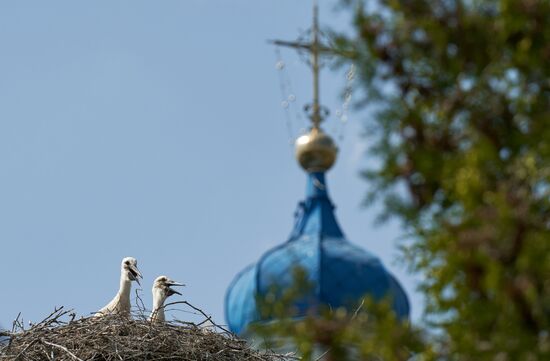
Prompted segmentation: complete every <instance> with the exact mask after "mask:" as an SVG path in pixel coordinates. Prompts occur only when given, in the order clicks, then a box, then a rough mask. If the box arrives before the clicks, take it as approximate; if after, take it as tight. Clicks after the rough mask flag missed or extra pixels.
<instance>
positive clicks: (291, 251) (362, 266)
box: [225, 128, 410, 335]
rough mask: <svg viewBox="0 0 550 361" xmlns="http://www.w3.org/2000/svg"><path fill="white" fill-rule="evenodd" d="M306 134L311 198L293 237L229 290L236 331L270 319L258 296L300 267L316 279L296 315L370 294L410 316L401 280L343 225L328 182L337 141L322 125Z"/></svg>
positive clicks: (301, 158)
mask: <svg viewBox="0 0 550 361" xmlns="http://www.w3.org/2000/svg"><path fill="white" fill-rule="evenodd" d="M306 136H307V138H302V139H300V138H299V139H298V141H297V150H296V157H297V159H298V162H299V163H300V164H301V166H302V167H303V168H304V169H305V170H306V171H307V172H308V179H307V188H306V199H305V201H303V202H300V203H299V204H298V210H297V212H296V215H295V224H294V228H293V229H292V232H291V234H290V237H289V239H288V241H287V242H285V243H283V244H282V245H279V246H277V247H275V248H273V249H271V250H269V251H267V252H266V253H264V255H263V256H262V257H260V259H259V260H258V262H256V263H255V264H253V265H250V266H248V267H247V268H245V269H244V270H243V271H241V272H240V273H239V274H238V275H237V276H236V277H235V279H234V280H233V282H232V283H231V285H230V286H229V288H228V290H227V294H226V299H225V313H226V318H227V322H228V325H229V328H230V329H231V331H233V332H234V333H236V334H239V335H244V334H245V333H246V330H247V326H248V325H250V324H251V323H254V322H261V321H268V320H269V319H268V318H267V317H266V316H262V315H261V314H260V311H259V305H258V301H259V300H261V299H262V298H263V297H267V296H268V295H269V294H270V292H272V291H273V289H274V288H277V289H282V290H284V289H286V288H290V287H292V286H293V282H294V281H295V279H294V277H293V275H294V273H293V270H294V269H295V268H296V267H299V268H300V269H302V270H304V271H305V275H306V278H307V281H308V282H307V283H308V284H310V285H312V287H311V288H310V289H308V290H307V293H308V294H307V295H305V296H304V297H300V300H298V301H297V302H296V304H295V308H296V311H297V313H296V314H295V316H296V317H302V316H305V315H306V314H310V313H311V310H317V309H319V306H321V305H324V306H329V307H331V308H333V309H335V308H339V307H345V308H347V309H348V310H350V311H353V310H355V308H356V307H357V305H358V303H359V302H360V301H361V300H362V299H363V298H364V297H365V296H370V297H372V298H373V299H375V300H382V299H386V298H388V299H389V300H390V301H391V302H392V308H393V310H394V312H395V313H396V315H397V316H398V317H399V318H401V319H407V318H408V317H409V311H410V308H409V301H408V298H407V295H406V293H405V291H404V290H403V288H402V287H401V285H400V284H399V282H398V281H397V280H396V279H395V278H394V277H393V276H392V275H391V274H390V273H389V272H388V270H387V269H386V268H385V267H384V265H383V264H382V262H381V261H380V259H379V258H377V257H376V256H374V255H373V254H371V253H369V252H368V251H366V250H364V249H362V248H360V247H358V246H356V245H354V244H352V243H350V242H349V241H348V240H346V238H345V236H344V234H343V232H342V230H341V229H340V226H339V225H338V222H337V220H336V217H335V215H334V205H333V203H332V202H331V200H330V198H329V195H328V191H327V184H326V182H325V172H326V171H327V170H328V169H329V168H330V167H331V166H332V164H333V163H334V160H335V157H336V151H337V150H336V147H335V146H334V143H332V140H331V139H330V137H328V136H327V135H325V134H324V133H323V132H322V131H321V130H320V129H318V128H314V129H313V130H312V131H311V132H310V133H309V134H307V135H306ZM306 136H304V137H306ZM311 143H314V144H311Z"/></svg>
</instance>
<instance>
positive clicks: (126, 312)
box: [95, 257, 143, 317]
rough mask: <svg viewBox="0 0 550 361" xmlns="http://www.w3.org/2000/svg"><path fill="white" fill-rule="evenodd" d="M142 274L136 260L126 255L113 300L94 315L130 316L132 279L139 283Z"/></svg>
mask: <svg viewBox="0 0 550 361" xmlns="http://www.w3.org/2000/svg"><path fill="white" fill-rule="evenodd" d="M140 278H142V279H143V276H142V275H141V272H140V271H139V269H138V267H137V260H136V259H135V258H133V257H126V258H124V259H123V260H122V263H121V265H120V288H119V290H118V292H117V294H116V296H115V298H113V300H112V301H111V302H109V303H108V304H107V305H106V306H105V307H103V308H102V309H101V310H99V311H98V312H97V313H96V314H95V317H101V316H105V315H109V314H118V315H123V316H128V317H129V316H130V291H131V290H132V281H136V282H137V283H138V285H139V284H140V283H139V279H140Z"/></svg>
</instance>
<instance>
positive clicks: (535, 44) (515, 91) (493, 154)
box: [278, 0, 550, 361]
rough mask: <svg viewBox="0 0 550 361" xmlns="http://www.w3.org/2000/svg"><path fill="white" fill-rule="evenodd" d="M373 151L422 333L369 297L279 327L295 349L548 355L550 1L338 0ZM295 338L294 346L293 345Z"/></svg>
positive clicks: (342, 40) (478, 357)
mask: <svg viewBox="0 0 550 361" xmlns="http://www.w3.org/2000/svg"><path fill="white" fill-rule="evenodd" d="M341 2H342V4H343V7H344V8H345V9H348V10H349V11H352V12H353V13H354V24H353V28H354V34H353V35H351V36H350V35H349V34H344V35H338V36H336V37H335V44H336V52H337V53H339V54H341V58H342V59H341V60H342V61H343V62H346V61H351V62H353V63H355V64H356V66H357V73H358V74H359V76H360V77H361V86H362V87H363V89H364V91H365V98H364V101H362V102H360V104H358V107H359V108H360V109H361V108H362V107H363V109H365V108H368V109H369V110H371V112H370V114H372V116H371V117H370V118H369V120H368V129H367V140H368V142H369V143H370V144H371V145H372V148H371V153H372V154H373V155H374V158H375V159H378V160H379V163H378V166H377V167H376V168H373V169H368V170H366V171H365V176H366V178H367V179H368V181H369V187H370V190H371V192H370V194H369V196H368V201H370V202H373V201H377V200H381V201H383V203H384V204H385V212H384V215H385V216H392V217H396V218H398V219H400V220H402V221H403V224H404V226H405V227H406V229H407V231H408V232H409V234H410V239H411V241H410V242H409V243H407V244H405V245H403V252H404V257H405V259H406V260H408V261H409V265H410V266H411V269H412V270H414V271H416V272H417V273H418V274H420V275H422V276H423V281H422V284H421V290H422V292H423V293H424V294H425V299H426V305H427V308H426V320H427V322H428V326H427V329H428V331H429V332H428V333H429V334H430V335H431V336H430V337H428V338H426V337H425V336H424V337H421V334H420V332H419V331H418V330H415V329H414V328H413V327H411V326H410V325H408V324H399V323H398V322H397V321H396V320H395V319H392V314H391V312H390V311H389V310H388V309H387V308H386V309H384V306H383V305H384V304H373V303H369V302H367V303H366V304H365V306H364V307H363V309H362V310H360V312H358V313H354V314H352V315H350V314H348V313H346V312H345V311H342V310H332V311H329V312H324V313H323V312H321V313H320V314H321V315H322V316H321V317H319V314H317V315H312V316H311V317H307V318H306V319H305V320H302V321H301V322H298V323H295V324H294V323H287V324H286V328H285V327H280V328H279V329H278V332H279V334H287V335H290V336H291V337H293V338H294V339H295V341H297V343H298V345H302V347H301V348H300V349H301V351H302V352H303V354H304V355H305V356H306V359H308V358H309V357H311V355H312V349H313V348H312V347H313V346H312V345H315V344H316V345H323V346H324V347H325V349H328V350H333V352H329V354H327V356H328V357H329V358H330V359H332V360H346V359H354V360H355V359H364V360H385V361H391V360H406V359H408V358H409V357H410V356H411V354H415V355H416V356H415V360H457V361H458V360H460V361H461V360H468V361H469V360H472V361H474V360H475V361H484V360H491V361H507V360H509V361H521V360H526V361H531V360H533V361H534V360H550V1H548V0H500V1H499V0H400V1H399V0H388V1H382V0H380V1H378V2H375V1H368V2H366V1H359V0H341ZM304 345H305V346H304Z"/></svg>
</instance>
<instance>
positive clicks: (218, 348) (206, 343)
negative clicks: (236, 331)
mask: <svg viewBox="0 0 550 361" xmlns="http://www.w3.org/2000/svg"><path fill="white" fill-rule="evenodd" d="M71 316H72V317H71ZM74 318H75V317H74V314H72V313H71V312H70V311H65V310H63V309H62V308H61V309H57V310H56V311H54V312H53V313H52V314H51V315H50V316H48V317H47V318H46V319H44V320H43V321H41V322H40V323H37V324H34V325H32V327H31V328H29V329H28V330H24V329H22V324H21V323H19V325H18V326H19V327H14V330H12V331H11V332H0V337H2V336H7V337H8V338H9V341H7V342H5V344H4V345H2V344H0V361H8V360H9V361H15V360H18V361H19V360H35V361H42V360H43V361H54V360H55V361H65V360H67V361H69V360H70V361H84V360H86V361H107V360H119V361H121V360H152V361H156V360H173V361H177V360H210V361H216V360H224V361H232V360H256V361H262V360H265V361H268V360H269V361H275V360H280V361H282V360H290V359H295V357H292V356H291V355H279V354H275V353H272V352H267V351H265V352H260V351H257V350H255V349H253V348H251V347H250V346H249V345H248V344H247V343H246V341H243V340H240V339H238V338H236V337H235V336H234V335H233V334H232V333H230V332H229V331H227V330H225V329H224V328H223V327H221V326H218V325H215V324H214V323H213V322H211V320H210V318H208V319H207V320H206V321H209V323H210V324H211V325H212V328H204V327H201V326H200V325H197V324H194V323H190V322H183V321H171V322H166V323H159V322H149V321H147V320H145V319H144V317H138V319H132V320H130V319H128V318H124V317H120V316H105V317H99V318H95V317H89V318H81V319H79V320H75V319H74Z"/></svg>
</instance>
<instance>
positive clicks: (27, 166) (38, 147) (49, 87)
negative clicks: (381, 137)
mask: <svg viewBox="0 0 550 361" xmlns="http://www.w3.org/2000/svg"><path fill="white" fill-rule="evenodd" d="M321 3H322V4H321V20H322V22H323V23H324V24H325V25H327V24H329V25H332V26H335V27H337V28H341V29H345V28H346V27H347V26H349V25H348V21H349V20H348V14H346V13H341V12H337V11H335V10H334V6H335V2H334V1H325V0H321ZM310 17H311V3H310V1H298V0H269V1H268V0H246V1H245V0H232V1H227V0H185V1H168V0H165V1H134V0H133V1H107V0H104V1H73V0H67V1H47V2H46V1H2V2H0V245H1V248H0V267H1V270H2V272H1V275H0V324H1V325H4V327H8V326H9V325H10V324H11V321H12V320H13V319H14V318H15V316H16V315H17V314H18V312H22V314H23V316H24V318H25V320H33V321H39V320H41V319H42V318H43V317H44V316H46V315H47V314H48V313H49V312H50V311H51V310H52V309H53V307H54V306H59V305H64V306H66V307H68V308H74V309H75V310H76V311H77V312H78V314H81V315H87V314H89V312H92V311H95V310H97V309H99V308H100V307H102V306H103V305H104V304H105V303H107V302H108V301H109V300H110V299H111V298H112V296H113V295H114V294H115V292H116V291H117V287H118V278H119V265H120V261H121V259H122V258H123V257H124V256H134V257H136V258H137V259H138V260H139V265H140V268H141V270H142V272H143V274H144V276H145V280H144V282H143V283H142V285H143V291H142V294H143V299H144V301H145V302H146V304H148V305H150V302H151V295H150V294H151V291H150V287H151V284H152V280H153V279H154V278H155V277H156V276H158V275H160V274H166V275H168V276H170V277H172V278H173V279H175V280H178V281H181V282H184V283H186V284H187V285H188V286H187V287H186V288H185V289H184V297H183V299H186V300H188V301H189V302H191V303H193V304H195V305H197V306H199V307H201V308H203V309H204V310H206V311H208V312H209V313H211V314H213V316H214V318H215V319H216V320H218V321H219V322H224V317H223V298H224V294H225V290H226V287H227V285H228V284H229V283H230V281H231V280H232V279H233V277H234V275H235V274H236V273H237V272H239V271H240V270H241V269H242V268H243V267H245V266H246V265H247V264H249V263H251V262H253V261H255V260H257V259H258V258H259V257H260V255H261V254H262V253H263V252H264V251H266V250H268V249H269V248H270V247H273V246H275V245H277V244H279V243H281V242H284V241H285V240H286V238H287V236H288V234H289V232H290V229H291V226H292V221H293V219H292V216H293V213H294V210H295V207H296V203H297V202H298V201H299V200H301V199H302V198H303V196H304V187H305V175H304V173H303V172H302V171H301V170H300V169H299V167H298V166H297V164H296V162H295V160H294V158H293V156H292V149H291V147H290V146H289V134H288V130H287V128H286V126H285V112H284V111H283V110H282V108H281V106H280V103H281V93H280V90H279V80H278V73H277V71H276V70H275V63H276V58H275V54H274V49H273V47H272V46H271V45H268V44H267V42H266V40H267V39H271V38H283V39H289V40H292V39H295V38H296V37H297V36H298V35H299V32H300V29H305V28H308V27H309V24H310ZM282 56H283V58H284V60H285V62H286V64H287V67H286V71H287V73H286V74H287V75H288V76H289V77H290V79H291V81H292V83H293V86H294V94H295V95H296V98H297V103H299V104H303V103H305V102H307V101H309V99H310V89H311V86H310V79H311V77H310V73H309V70H308V68H307V67H306V66H305V65H304V64H303V63H302V62H300V61H299V58H298V57H297V56H296V55H295V54H293V53H292V52H291V51H288V50H286V51H285V50H283V51H282ZM344 79H345V75H344V74H343V71H329V70H325V72H324V75H323V78H322V99H323V103H324V104H325V105H327V106H328V107H329V108H331V110H332V111H333V113H334V110H335V109H336V108H337V107H338V105H339V104H341V99H340V98H339V96H340V93H341V91H342V87H343V85H344ZM291 114H293V113H291ZM368 116H369V115H368V114H367V113H366V112H355V113H352V114H350V120H349V124H348V126H347V127H346V128H345V139H344V142H343V143H342V144H340V146H341V151H340V155H339V159H338V163H337V165H336V166H335V167H334V169H333V170H331V171H330V173H329V175H328V181H329V187H330V193H331V195H332V199H333V201H334V202H335V203H336V205H337V207H338V208H337V216H338V218H339V220H340V223H341V225H342V227H343V229H344V232H345V233H346V235H347V237H348V238H349V239H350V240H352V241H353V242H355V243H357V244H359V245H361V246H362V247H365V248H367V249H369V250H370V251H372V252H373V253H375V254H377V255H379V256H380V257H381V258H382V260H383V261H384V263H385V264H386V265H387V266H388V267H389V268H390V269H391V270H392V271H393V272H394V273H395V274H396V275H397V277H398V278H399V279H400V280H401V281H402V283H403V284H404V286H405V288H406V289H407V291H408V293H409V296H410V297H411V300H412V307H413V318H414V319H416V320H417V319H419V315H420V313H421V305H422V303H421V298H420V297H419V296H418V295H417V294H415V292H414V288H415V282H414V278H413V277H411V276H410V275H407V272H406V270H405V268H404V267H403V266H402V265H400V264H396V263H395V262H394V260H395V255H396V254H397V252H396V249H395V240H396V239H397V238H398V237H399V235H400V229H399V227H397V226H396V225H395V224H391V223H390V224H386V225H384V226H382V227H375V226H374V225H373V219H374V217H375V215H376V210H375V209H364V208H362V206H361V201H362V198H363V196H364V194H365V192H366V190H367V189H368V184H367V183H365V182H364V181H363V180H361V179H360V177H359V171H360V169H361V167H362V166H363V165H364V164H365V156H364V151H365V147H366V143H365V140H364V139H363V138H361V136H360V133H361V131H362V129H363V125H364V124H365V121H368ZM303 126H304V123H301V122H299V121H295V122H294V124H293V125H292V133H293V135H298V134H299V132H298V130H299V129H300V128H301V127H303ZM333 129H336V130H337V131H340V130H341V129H340V128H339V125H338V123H337V122H336V121H334V119H332V120H330V121H329V123H328V124H327V130H329V131H332V130H333ZM367 161H374V160H367ZM180 299H181V298H180ZM173 300H177V298H174V299H173ZM172 316H175V317H178V318H180V319H189V318H190V317H192V315H189V314H186V313H181V312H179V313H178V312H173V313H172Z"/></svg>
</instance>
